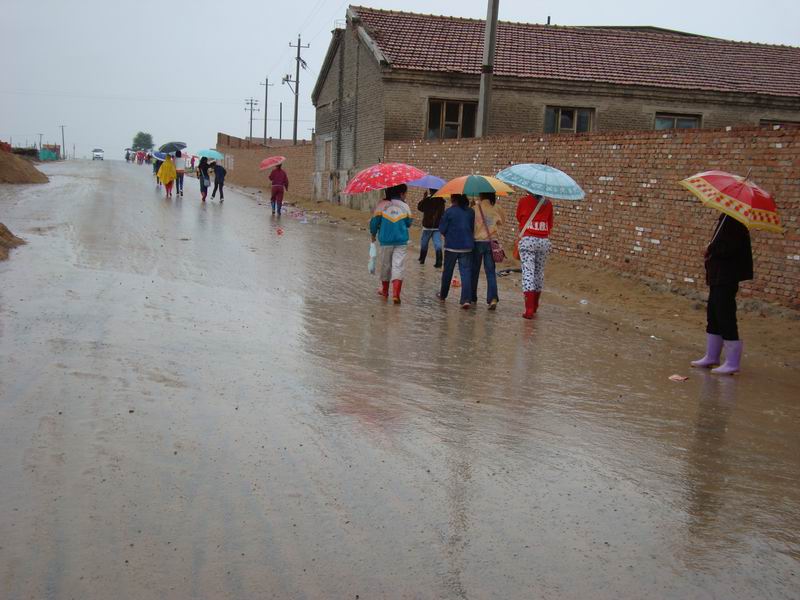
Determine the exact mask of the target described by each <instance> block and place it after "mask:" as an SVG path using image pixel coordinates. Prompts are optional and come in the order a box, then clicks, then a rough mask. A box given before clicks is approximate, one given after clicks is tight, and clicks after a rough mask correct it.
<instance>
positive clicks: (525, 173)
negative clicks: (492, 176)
mask: <svg viewBox="0 0 800 600" xmlns="http://www.w3.org/2000/svg"><path fill="white" fill-rule="evenodd" d="M497 178H498V179H499V180H500V181H504V182H506V183H508V184H510V185H515V186H517V187H520V188H522V189H523V190H527V191H528V192H530V193H531V194H536V195H538V196H546V197H548V198H558V199H560V200H583V198H584V197H586V194H584V193H583V190H582V189H581V186H579V185H578V184H577V183H575V180H574V179H573V178H572V177H570V176H569V175H567V174H566V173H564V171H559V170H558V169H555V168H553V167H551V166H550V165H539V164H533V163H525V164H521V165H513V166H511V167H508V168H507V169H503V170H502V171H500V172H499V173H498V174H497Z"/></svg>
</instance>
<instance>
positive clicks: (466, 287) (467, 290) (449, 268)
mask: <svg viewBox="0 0 800 600" xmlns="http://www.w3.org/2000/svg"><path fill="white" fill-rule="evenodd" d="M456 263H458V274H459V275H460V276H461V304H468V303H469V299H470V295H471V294H472V252H451V251H450V250H448V249H447V248H445V250H444V268H443V269H442V288H441V290H440V291H439V297H440V298H441V299H442V300H444V299H445V298H447V294H449V293H450V282H451V281H452V280H453V271H454V270H455V268H456Z"/></svg>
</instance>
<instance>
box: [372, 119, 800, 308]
mask: <svg viewBox="0 0 800 600" xmlns="http://www.w3.org/2000/svg"><path fill="white" fill-rule="evenodd" d="M385 155H386V160H387V161H399V162H407V163H410V164H413V165H415V166H417V167H419V168H421V169H424V170H426V171H429V172H431V173H433V174H435V175H438V176H440V177H444V178H446V179H449V178H452V177H456V176H459V175H464V174H467V173H473V172H475V173H484V174H494V173H497V172H498V171H500V170H501V169H503V168H505V167H507V166H509V165H511V164H515V163H522V162H544V161H545V160H547V161H548V163H549V164H551V165H553V166H555V167H557V168H560V169H562V170H564V171H566V172H567V173H569V174H570V175H572V176H573V177H574V178H575V180H576V181H578V183H579V184H580V185H581V186H582V187H583V189H584V190H585V191H586V193H587V198H586V200H585V201H583V202H567V201H555V205H556V221H555V228H554V232H553V243H554V247H555V252H558V253H559V254H561V255H567V256H570V257H574V258H576V259H579V260H582V261H586V262H589V263H593V264H597V265H598V266H601V267H608V268H611V269H614V270H617V271H620V272H624V273H629V274H632V275H635V276H638V277H641V278H643V279H648V280H653V281H657V282H662V283H665V284H669V285H671V286H674V287H676V288H695V289H703V288H704V287H705V284H704V270H703V250H704V248H705V245H706V244H707V243H708V241H709V238H710V236H711V233H712V230H713V227H714V224H715V222H716V219H717V216H718V214H719V213H717V212H716V211H714V210H713V209H710V208H706V207H704V206H702V205H701V204H700V202H699V201H698V200H696V199H695V198H694V197H693V196H692V195H691V194H689V193H688V192H686V191H685V190H684V189H683V188H682V187H680V186H679V185H678V184H677V182H678V181H679V180H681V179H683V178H685V177H688V176H689V175H692V174H694V173H697V172H699V171H705V170H708V169H721V170H724V171H730V172H734V173H740V174H745V173H747V172H748V170H750V169H752V172H751V175H750V176H751V178H752V179H753V180H754V181H756V182H757V183H758V184H759V185H761V186H762V187H763V188H765V189H767V190H768V191H769V192H770V193H772V194H773V196H774V197H775V199H776V201H777V203H778V207H779V211H780V214H781V217H782V220H783V223H784V226H785V228H786V232H785V234H783V235H779V234H773V233H765V232H760V231H754V232H753V233H752V239H753V253H754V258H755V272H756V278H755V280H754V281H752V282H748V283H746V284H744V286H743V288H742V290H743V291H742V295H743V296H744V297H747V296H752V297H756V298H759V299H762V300H766V301H769V302H774V303H777V304H780V305H783V306H786V307H790V308H793V309H796V310H800V175H798V173H800V129H797V128H790V129H761V128H742V129H732V130H728V131H726V130H725V129H722V130H684V131H671V132H660V131H658V132H657V131H627V132H619V133H617V132H609V133H594V134H585V135H577V136H575V135H571V136H569V135H551V136H538V135H537V136H523V135H517V136H505V137H489V138H485V139H481V140H476V139H470V140H452V141H448V142H430V141H411V142H408V141H406V142H387V144H386V150H385ZM500 202H501V203H502V204H503V205H505V207H506V209H507V213H508V214H509V216H513V214H514V210H515V207H516V203H515V198H511V199H508V200H500ZM514 235H515V230H514V227H513V226H509V227H505V228H504V229H503V234H502V238H503V240H504V242H505V246H506V248H507V249H508V251H509V252H510V250H511V244H512V240H513V238H514Z"/></svg>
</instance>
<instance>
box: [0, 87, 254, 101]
mask: <svg viewBox="0 0 800 600" xmlns="http://www.w3.org/2000/svg"><path fill="white" fill-rule="evenodd" d="M0 94H8V95H18V96H46V97H56V98H75V99H78V100H110V101H112V102H118V101H120V100H129V101H133V102H180V103H190V104H233V103H237V104H238V103H239V102H240V101H239V100H234V99H232V98H197V97H186V98H180V97H174V96H173V97H160V98H155V97H147V96H124V95H109V94H105V95H103V94H95V95H92V94H79V93H72V92H55V91H48V90H0Z"/></svg>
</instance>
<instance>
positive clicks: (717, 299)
mask: <svg viewBox="0 0 800 600" xmlns="http://www.w3.org/2000/svg"><path fill="white" fill-rule="evenodd" d="M738 291H739V284H738V283H732V284H726V285H712V286H711V287H710V288H709V292H708V306H707V308H706V319H707V321H708V325H707V326H706V333H710V334H712V335H721V336H722V339H723V340H728V341H733V340H738V339H739V328H738V326H737V324H736V292H738Z"/></svg>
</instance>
